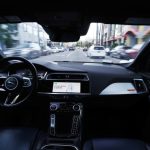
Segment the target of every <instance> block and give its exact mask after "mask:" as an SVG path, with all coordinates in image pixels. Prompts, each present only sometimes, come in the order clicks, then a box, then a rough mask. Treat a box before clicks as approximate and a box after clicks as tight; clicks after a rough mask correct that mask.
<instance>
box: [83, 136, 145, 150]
mask: <svg viewBox="0 0 150 150" xmlns="http://www.w3.org/2000/svg"><path fill="white" fill-rule="evenodd" d="M83 150H147V148H146V144H145V143H144V142H142V141H140V140H133V139H93V140H89V141H87V142H86V143H85V145H84V148H83Z"/></svg>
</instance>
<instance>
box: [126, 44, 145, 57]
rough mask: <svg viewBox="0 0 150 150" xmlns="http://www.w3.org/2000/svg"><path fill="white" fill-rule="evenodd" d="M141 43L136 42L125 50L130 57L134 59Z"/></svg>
mask: <svg viewBox="0 0 150 150" xmlns="http://www.w3.org/2000/svg"><path fill="white" fill-rule="evenodd" d="M143 45H144V43H141V44H136V45H134V46H133V47H132V48H131V49H128V50H126V51H125V52H126V53H127V54H128V56H129V57H130V58H131V59H135V58H136V56H137V55H138V53H139V51H140V49H141V48H142V46H143Z"/></svg>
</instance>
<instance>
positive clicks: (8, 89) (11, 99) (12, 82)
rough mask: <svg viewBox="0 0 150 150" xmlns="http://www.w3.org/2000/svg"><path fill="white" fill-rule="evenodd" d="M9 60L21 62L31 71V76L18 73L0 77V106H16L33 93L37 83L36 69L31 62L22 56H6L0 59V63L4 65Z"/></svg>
mask: <svg viewBox="0 0 150 150" xmlns="http://www.w3.org/2000/svg"><path fill="white" fill-rule="evenodd" d="M10 61H19V62H21V63H23V65H24V66H25V67H26V68H27V69H28V70H29V71H30V72H31V74H32V78H29V77H23V76H22V75H18V74H12V75H7V76H1V77H0V95H1V97H0V106H4V107H12V106H17V105H19V104H22V103H23V102H25V101H26V100H27V99H29V97H30V96H31V95H32V94H33V93H34V91H35V90H36V88H37V84H38V78H37V71H36V68H35V66H34V65H33V64H32V63H30V62H29V61H28V60H26V59H24V58H22V57H7V58H3V59H2V60H0V65H3V67H4V66H5V65H6V64H7V65H8V63H9V62H10ZM2 69H3V68H2ZM0 71H1V69H0ZM8 71H9V69H8ZM1 73H3V72H1Z"/></svg>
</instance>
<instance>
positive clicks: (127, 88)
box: [100, 82, 138, 95]
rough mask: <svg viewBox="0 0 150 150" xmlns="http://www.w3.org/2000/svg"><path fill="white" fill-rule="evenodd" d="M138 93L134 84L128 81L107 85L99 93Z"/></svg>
mask: <svg viewBox="0 0 150 150" xmlns="http://www.w3.org/2000/svg"><path fill="white" fill-rule="evenodd" d="M130 94H138V93H137V90H136V89H135V87H134V85H133V84H132V83H130V82H117V83H112V84H110V85H108V86H107V87H106V88H105V89H104V90H103V91H102V92H101V93H100V95H130Z"/></svg>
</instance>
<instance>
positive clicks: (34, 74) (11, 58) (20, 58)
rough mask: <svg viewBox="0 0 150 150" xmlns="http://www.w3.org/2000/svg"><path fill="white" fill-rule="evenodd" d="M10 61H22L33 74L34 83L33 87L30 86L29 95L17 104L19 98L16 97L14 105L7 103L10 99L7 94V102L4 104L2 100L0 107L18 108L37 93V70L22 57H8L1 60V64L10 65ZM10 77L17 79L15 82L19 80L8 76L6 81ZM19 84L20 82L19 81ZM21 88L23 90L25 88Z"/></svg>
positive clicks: (32, 83)
mask: <svg viewBox="0 0 150 150" xmlns="http://www.w3.org/2000/svg"><path fill="white" fill-rule="evenodd" d="M9 61H20V62H22V63H23V64H25V66H27V67H28V69H29V70H30V72H31V74H32V82H31V81H30V82H31V86H30V90H29V92H28V94H27V95H26V96H25V97H24V98H23V99H21V100H19V101H18V102H16V100H17V99H18V97H19V96H18V95H16V97H15V98H14V100H13V101H14V103H11V104H7V103H5V102H6V101H7V98H8V97H9V95H7V94H6V95H7V97H6V100H5V102H4V103H2V102H1V100H0V106H2V107H14V106H18V105H20V104H22V103H23V102H25V101H27V100H28V99H29V97H30V96H31V95H32V94H33V93H34V91H36V89H37V87H38V78H37V70H36V68H35V66H34V65H33V64H32V63H31V62H29V61H28V60H27V59H25V58H22V57H6V58H3V59H1V60H0V64H5V63H8V62H9ZM10 77H11V78H15V80H16V79H17V80H18V79H19V78H18V77H17V76H15V77H14V76H11V75H10V76H7V78H6V80H8V78H10ZM6 80H5V82H6ZM22 81H24V78H23V80H22ZM5 82H4V86H5ZM17 82H19V81H17ZM17 86H18V85H17ZM21 88H23V86H22V87H21ZM5 90H6V92H8V93H9V92H10V93H11V91H9V90H8V89H7V88H5ZM12 91H13V90H12ZM14 92H15V91H14ZM20 92H21V91H20ZM17 96H18V97H17Z"/></svg>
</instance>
